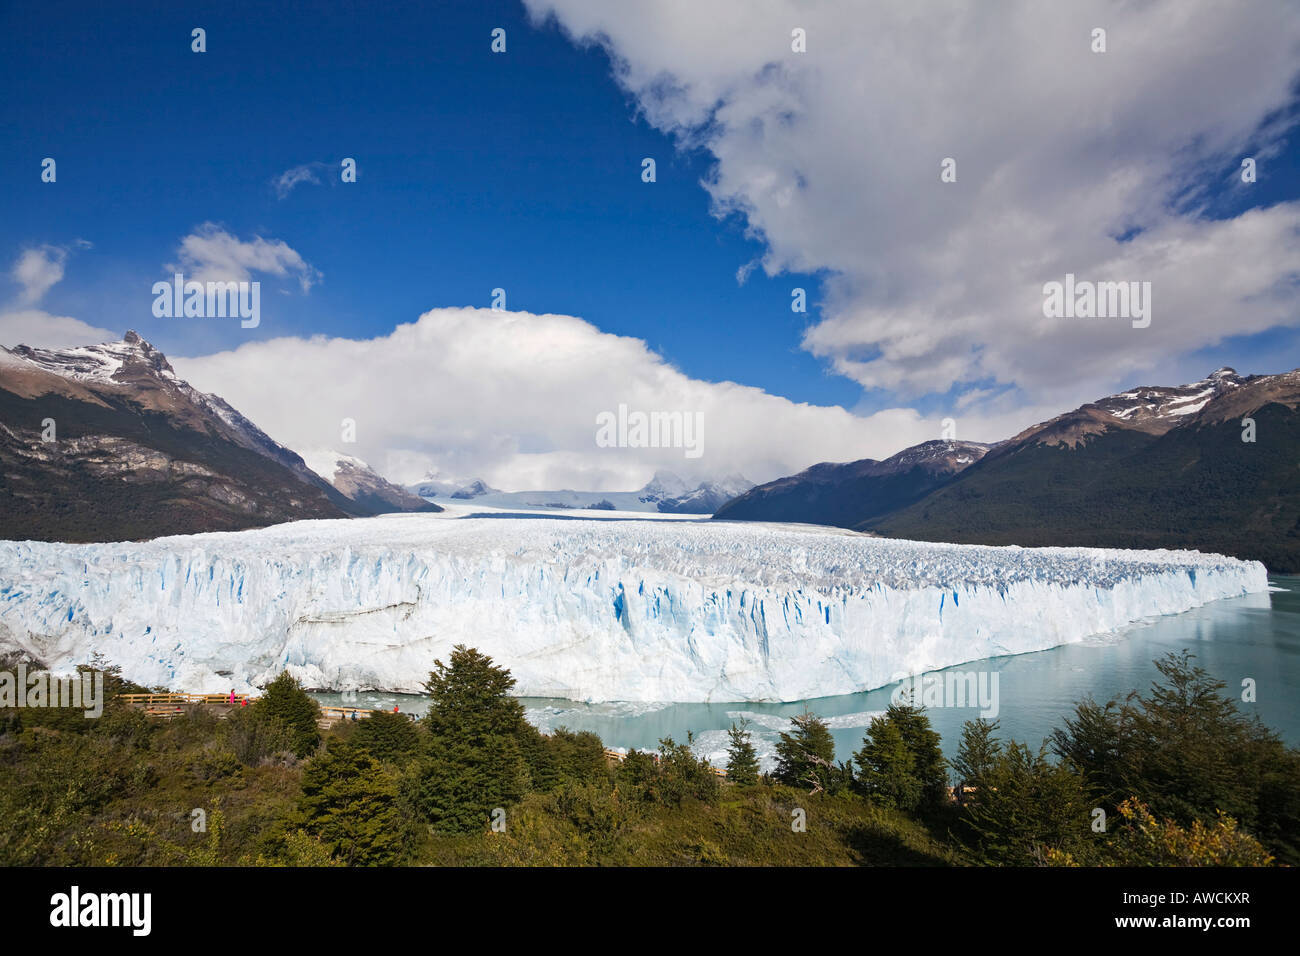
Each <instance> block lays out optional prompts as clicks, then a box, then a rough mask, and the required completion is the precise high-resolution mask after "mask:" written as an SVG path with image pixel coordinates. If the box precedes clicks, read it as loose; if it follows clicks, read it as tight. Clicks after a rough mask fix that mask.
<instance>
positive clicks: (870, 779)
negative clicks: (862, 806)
mask: <svg viewBox="0 0 1300 956" xmlns="http://www.w3.org/2000/svg"><path fill="white" fill-rule="evenodd" d="M853 759H854V762H855V763H856V764H857V767H858V774H857V777H856V779H855V781H854V784H855V788H856V789H857V790H858V792H860V793H862V794H863V795H864V796H866V797H867V798H869V799H871V800H873V801H875V802H876V803H879V804H880V805H881V806H884V807H893V808H894V809H897V810H906V811H912V810H915V809H916V808H917V807H919V806H920V805H921V779H920V777H919V776H918V775H917V772H916V758H915V757H913V756H912V751H911V750H909V749H908V746H907V741H906V740H905V739H904V738H903V731H902V729H901V728H900V727H899V725H898V724H897V723H895V722H894V721H892V720H890V719H889V718H888V717H873V718H872V719H871V724H870V726H868V727H867V734H866V737H865V738H864V740H863V743H862V749H861V750H859V751H858V752H857V753H856V754H854V755H853Z"/></svg>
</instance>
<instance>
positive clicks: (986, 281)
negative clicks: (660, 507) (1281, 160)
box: [525, 0, 1300, 408]
mask: <svg viewBox="0 0 1300 956" xmlns="http://www.w3.org/2000/svg"><path fill="white" fill-rule="evenodd" d="M525 4H526V6H527V7H528V9H529V11H530V13H531V14H532V15H533V16H534V18H535V19H537V20H539V21H541V20H545V19H547V18H550V17H553V18H555V20H557V21H558V22H559V24H560V25H561V26H562V27H563V29H565V30H566V31H567V32H568V33H569V34H570V35H571V36H572V37H574V38H575V39H576V40H577V41H578V42H582V43H597V44H601V45H603V46H604V47H605V48H606V49H607V50H608V51H609V53H610V54H611V61H612V63H613V64H614V71H615V76H616V77H617V79H618V81H619V83H620V84H621V85H622V86H623V87H624V88H625V89H626V90H627V91H629V92H630V93H631V94H632V95H633V96H634V98H635V101H636V103H637V104H638V107H639V109H640V110H641V112H642V113H643V115H644V116H645V117H646V119H647V120H648V121H649V122H650V123H651V124H653V125H654V126H656V127H658V128H659V129H661V130H663V131H665V132H667V133H670V134H671V135H673V136H674V137H676V138H677V139H678V140H679V141H680V142H681V143H682V144H683V145H687V146H692V147H700V148H704V149H706V150H708V151H709V152H710V153H711V154H712V156H713V157H714V158H715V159H716V163H715V165H714V167H713V170H712V173H711V174H710V176H709V177H708V179H707V181H706V182H705V183H704V186H705V188H706V189H707V190H708V191H709V193H710V194H711V196H712V200H713V203H714V208H715V211H716V212H717V214H719V215H732V214H734V215H739V216H742V217H743V218H744V220H745V221H746V223H747V225H748V228H749V230H750V233H751V234H752V235H753V236H755V237H756V238H758V239H760V240H762V241H763V242H764V244H765V254H764V256H763V259H762V267H763V268H764V269H765V270H766V272H767V273H768V274H773V275H774V274H777V273H780V272H782V271H787V270H788V271H800V272H815V271H817V270H826V272H827V274H828V275H829V278H828V279H827V281H826V283H825V288H824V291H825V296H824V300H823V301H822V302H821V303H820V315H819V320H818V321H817V322H815V323H813V324H812V325H810V327H809V328H808V329H807V331H806V333H805V335H804V338H803V341H802V345H803V347H804V348H805V349H807V350H808V351H810V352H811V353H812V354H814V355H816V356H819V357H821V358H823V359H824V360H825V361H826V362H827V363H828V365H829V366H830V367H831V368H832V369H833V370H835V371H836V372H838V373H840V374H842V375H845V376H848V377H849V378H851V379H853V380H854V381H856V382H858V383H860V384H861V385H863V386H864V387H865V388H881V389H887V390H890V391H891V392H893V393H894V394H895V395H896V396H903V397H907V396H919V395H925V394H931V393H946V392H947V391H948V389H949V388H950V387H951V386H952V385H953V383H958V385H959V389H963V388H969V389H974V388H980V389H987V388H988V386H990V385H991V384H997V385H1002V386H1013V387H1014V388H1015V391H1016V392H1017V393H1018V395H1019V396H1020V400H1022V401H1025V402H1034V401H1044V402H1047V403H1048V404H1049V405H1051V404H1057V405H1059V404H1062V403H1065V404H1073V403H1076V402H1078V401H1081V400H1086V399H1090V398H1094V397H1097V396H1099V395H1102V394H1105V393H1106V392H1107V391H1110V390H1112V387H1113V386H1115V385H1117V384H1120V383H1128V382H1131V380H1132V379H1133V377H1134V375H1136V374H1140V373H1145V372H1148V371H1150V370H1160V369H1167V368H1168V367H1169V364H1170V363H1171V361H1172V358H1173V357H1175V356H1178V355H1181V354H1187V353H1189V352H1192V351H1194V350H1196V349H1200V348H1204V347H1206V346H1212V345H1214V344H1215V343H1217V342H1219V341H1221V340H1222V339H1224V338H1226V337H1228V336H1235V335H1242V334H1247V335H1248V334H1250V333H1255V332H1259V331H1262V330H1264V329H1267V328H1270V327H1272V326H1276V325H1280V324H1290V325H1294V324H1297V323H1298V322H1300V309H1297V308H1296V301H1297V299H1296V295H1295V292H1296V281H1297V277H1298V276H1297V271H1298V268H1300V266H1298V264H1300V203H1296V202H1289V203H1281V204H1278V205H1275V206H1272V207H1270V208H1257V209H1253V210H1251V211H1249V212H1247V213H1244V214H1242V215H1238V216H1236V217H1235V218H1230V219H1220V218H1215V217H1214V216H1213V215H1211V214H1210V207H1211V206H1212V205H1213V195H1212V194H1213V192H1214V191H1215V190H1221V189H1222V188H1223V180H1224V175H1225V174H1226V173H1227V172H1229V171H1231V170H1234V169H1236V168H1237V167H1238V166H1239V164H1240V161H1241V158H1242V157H1243V156H1244V155H1255V156H1256V157H1257V158H1258V159H1259V161H1260V162H1261V166H1262V168H1261V172H1260V176H1261V179H1262V177H1263V176H1264V175H1266V174H1267V163H1268V161H1269V159H1270V158H1271V157H1272V156H1274V155H1276V152H1277V150H1278V148H1279V144H1280V142H1281V139H1282V137H1284V136H1286V135H1288V134H1289V133H1291V132H1293V128H1292V124H1293V123H1294V120H1295V116H1296V115H1297V111H1295V110H1293V109H1288V107H1289V106H1292V105H1293V104H1294V101H1295V92H1294V91H1295V85H1294V84H1295V81H1296V78H1297V75H1300V53H1298V51H1300V17H1297V16H1296V15H1295V7H1294V3H1293V2H1290V0H1260V2H1257V3H1253V4H1251V7H1250V15H1249V16H1243V15H1242V13H1241V11H1240V10H1237V9H1235V8H1231V7H1228V6H1224V5H1222V4H1218V3H1215V2H1213V0H1150V2H1144V3H1131V4H1110V3H1106V4H1101V3H1069V4H1057V3H1042V2H1040V0H1013V2H1006V3H997V4H984V3H969V2H967V0H929V2H915V3H906V4H867V5H863V4H861V3H858V2H854V0H841V2H827V3H819V4H815V5H810V4H805V3H800V2H796V0H761V2H754V3H746V4H742V5H737V4H725V5H724V4H715V5H708V4H704V5H701V4H699V3H696V2H693V0H662V2H657V3H631V2H626V3H625V2H615V3H611V2H609V0H525ZM1096 27H1103V28H1104V29H1105V30H1106V31H1107V52H1105V53H1094V52H1092V50H1091V42H1092V31H1093V29H1094V28H1096ZM795 28H802V29H804V30H805V31H806V35H807V52H806V53H794V52H792V50H791V31H792V30H794V29H795ZM1227 77H1230V78H1231V81H1227V80H1225V78H1227ZM1248 150H1249V151H1250V152H1249V153H1248V152H1247V151H1248ZM946 158H952V159H955V160H956V170H957V179H956V182H953V183H943V182H941V180H940V164H941V162H942V161H943V160H944V159H946ZM1234 191H1235V190H1234ZM1066 273H1074V274H1075V275H1076V276H1078V277H1079V278H1085V279H1092V280H1094V281H1106V280H1115V281H1123V280H1136V281H1150V282H1151V283H1152V298H1153V321H1152V323H1151V326H1150V327H1149V328H1146V329H1134V328H1132V327H1131V326H1130V325H1129V324H1127V323H1124V322H1117V321H1110V322H1107V321H1102V320H1090V321H1085V320H1049V319H1046V318H1044V316H1043V314H1042V302H1043V291H1042V289H1043V284H1044V283H1046V282H1050V281H1060V280H1061V279H1063V277H1064V276H1065V274H1066ZM745 274H746V267H745V266H743V265H742V266H741V268H740V270H739V272H738V278H740V279H742V280H743V278H744V276H745ZM999 394H1002V393H1001V392H999V391H997V390H996V389H993V390H989V391H987V392H984V393H983V394H982V395H981V396H979V397H977V399H976V400H975V401H974V402H973V403H968V404H972V407H975V408H978V407H982V400H983V396H984V395H987V396H996V395H999ZM990 400H993V399H990Z"/></svg>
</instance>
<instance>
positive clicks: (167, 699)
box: [118, 694, 257, 708]
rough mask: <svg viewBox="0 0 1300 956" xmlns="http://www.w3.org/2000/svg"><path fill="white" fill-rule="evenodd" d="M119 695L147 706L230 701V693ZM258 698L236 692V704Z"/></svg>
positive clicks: (136, 703) (141, 705) (128, 701)
mask: <svg viewBox="0 0 1300 956" xmlns="http://www.w3.org/2000/svg"><path fill="white" fill-rule="evenodd" d="M118 696H119V697H120V698H121V699H122V700H124V701H126V702H127V703H128V704H134V705H136V706H139V707H145V708H149V707H169V706H179V707H184V706H187V705H188V706H193V705H195V704H229V703H230V695H229V694H119V695H118ZM256 699H257V698H255V697H249V696H248V695H247V694H236V695H235V704H236V705H240V704H242V703H243V702H244V701H245V700H247V701H248V702H249V703H252V702H253V701H254V700H256Z"/></svg>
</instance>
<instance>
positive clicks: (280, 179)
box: [271, 162, 328, 199]
mask: <svg viewBox="0 0 1300 956" xmlns="http://www.w3.org/2000/svg"><path fill="white" fill-rule="evenodd" d="M327 167H328V164H326V163H322V162H311V163H303V164H302V165H301V166H294V167H293V168H292V169H286V170H285V171H284V172H282V173H281V174H280V175H279V176H277V177H276V178H275V179H273V180H271V185H272V186H273V187H274V188H275V194H276V196H277V197H279V198H280V199H284V198H285V197H287V196H288V195H289V194H290V193H291V192H293V190H294V188H295V187H297V186H301V185H302V184H303V183H311V184H312V185H314V186H319V185H320V184H321V177H320V174H321V172H322V171H323V170H325V169H326V168H327Z"/></svg>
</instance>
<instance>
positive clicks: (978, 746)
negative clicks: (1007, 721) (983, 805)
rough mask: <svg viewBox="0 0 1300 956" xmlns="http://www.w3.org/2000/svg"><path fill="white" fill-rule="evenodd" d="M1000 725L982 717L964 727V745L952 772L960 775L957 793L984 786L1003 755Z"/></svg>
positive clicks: (956, 758) (962, 731) (962, 734)
mask: <svg viewBox="0 0 1300 956" xmlns="http://www.w3.org/2000/svg"><path fill="white" fill-rule="evenodd" d="M997 731H998V722H997V721H996V720H993V721H989V720H985V719H984V718H983V717H978V718H976V719H975V720H968V721H966V722H965V723H964V724H962V725H961V744H960V745H958V748H957V756H956V757H954V758H953V761H952V769H953V772H954V773H955V774H956V775H957V793H958V794H959V797H958V799H964V798H962V797H960V794H961V793H962V788H963V787H981V786H983V785H984V780H985V779H986V778H987V777H988V775H989V774H990V773H992V772H993V768H994V767H995V766H996V765H997V761H998V757H1000V756H1001V755H1002V741H1001V740H999V739H998V737H997V736H996V734H997Z"/></svg>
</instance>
